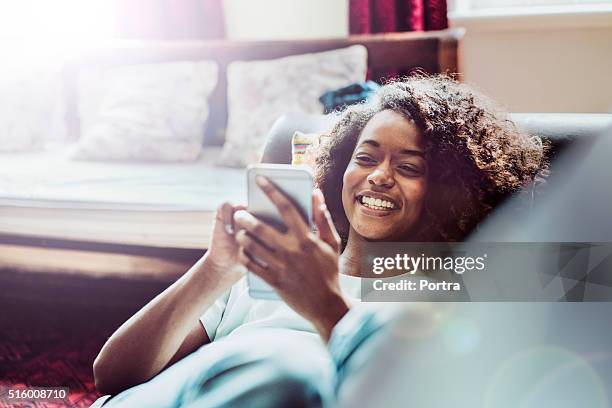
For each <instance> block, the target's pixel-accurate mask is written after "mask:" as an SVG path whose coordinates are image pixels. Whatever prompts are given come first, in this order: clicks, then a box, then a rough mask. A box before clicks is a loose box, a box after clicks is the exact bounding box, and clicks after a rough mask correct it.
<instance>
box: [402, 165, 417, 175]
mask: <svg viewBox="0 0 612 408" xmlns="http://www.w3.org/2000/svg"><path fill="white" fill-rule="evenodd" d="M398 169H399V170H400V171H401V172H402V173H404V174H407V175H409V176H420V175H421V174H423V172H422V171H421V170H420V169H419V168H418V167H415V166H409V165H402V166H399V167H398Z"/></svg>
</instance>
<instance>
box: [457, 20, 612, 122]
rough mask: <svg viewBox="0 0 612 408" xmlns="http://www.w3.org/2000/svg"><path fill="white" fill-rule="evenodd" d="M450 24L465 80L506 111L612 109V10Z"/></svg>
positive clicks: (587, 110) (463, 21)
mask: <svg viewBox="0 0 612 408" xmlns="http://www.w3.org/2000/svg"><path fill="white" fill-rule="evenodd" d="M452 23H453V25H455V26H464V27H466V29H467V33H466V36H465V39H464V41H463V44H462V48H461V63H462V68H461V70H462V72H463V73H464V80H465V81H466V82H468V83H471V84H475V85H476V86H477V87H478V88H480V89H481V90H482V91H483V92H485V93H486V94H488V95H490V96H491V97H493V98H494V99H496V100H498V101H499V102H501V103H502V104H504V105H505V106H506V107H507V108H508V109H509V110H510V111H513V112H611V111H612V13H603V14H601V13H600V14H598V15H595V14H591V15H586V14H585V15H578V16H568V15H565V16H548V17H546V16H539V17H537V16H536V17H533V18H526V17H517V16H515V17H513V18H512V17H508V18H500V19H454V20H453V21H452Z"/></svg>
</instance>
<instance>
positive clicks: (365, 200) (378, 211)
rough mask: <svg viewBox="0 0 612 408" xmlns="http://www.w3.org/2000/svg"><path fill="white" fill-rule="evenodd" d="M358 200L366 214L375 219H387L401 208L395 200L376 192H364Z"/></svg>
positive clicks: (359, 195)
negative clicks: (386, 217)
mask: <svg viewBox="0 0 612 408" xmlns="http://www.w3.org/2000/svg"><path fill="white" fill-rule="evenodd" d="M356 200H357V202H358V203H359V204H360V206H361V209H362V211H363V213H364V214H366V215H371V216H375V217H385V216H387V215H389V214H391V213H392V212H394V211H398V210H399V209H400V208H401V207H400V205H399V204H398V203H397V201H396V200H395V199H394V198H392V197H390V196H388V195H386V194H380V193H377V192H374V191H364V192H362V193H360V194H358V195H357V197H356Z"/></svg>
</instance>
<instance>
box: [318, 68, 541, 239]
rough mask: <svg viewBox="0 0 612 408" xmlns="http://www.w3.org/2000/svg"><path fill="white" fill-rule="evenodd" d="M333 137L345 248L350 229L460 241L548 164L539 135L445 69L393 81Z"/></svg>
mask: <svg viewBox="0 0 612 408" xmlns="http://www.w3.org/2000/svg"><path fill="white" fill-rule="evenodd" d="M332 136H333V137H332V138H331V142H330V143H328V144H327V145H324V150H323V151H322V152H321V153H320V156H319V157H318V159H317V180H318V184H319V186H320V188H321V190H322V191H323V194H324V196H325V202H326V204H327V206H328V208H329V210H330V212H331V215H332V218H333V220H334V224H335V226H336V228H337V229H338V232H339V233H340V236H341V237H342V241H343V247H346V245H347V243H348V241H349V240H350V239H351V237H353V238H356V237H359V238H365V239H368V240H384V241H417V242H418V241H425V242H426V241H458V240H461V239H463V238H464V237H465V236H467V234H469V233H470V232H471V231H472V230H473V229H474V228H476V227H477V225H478V223H479V222H480V221H481V220H482V219H483V218H484V217H485V216H486V215H487V214H488V213H489V212H490V211H491V209H492V208H494V207H495V206H496V205H497V204H499V203H500V202H501V201H502V200H504V199H505V198H506V197H508V196H509V195H511V194H513V193H515V192H518V191H520V190H521V188H522V187H524V186H526V185H528V184H529V183H530V182H532V181H533V179H534V177H535V176H536V174H537V173H538V172H539V171H540V170H541V169H542V168H543V167H544V166H545V161H544V147H543V145H542V142H541V140H540V139H539V138H538V137H535V136H530V135H529V134H527V133H525V132H523V131H522V130H521V129H519V128H518V127H517V126H516V125H515V124H514V123H513V122H512V121H510V120H508V119H507V114H506V113H505V112H503V111H502V110H500V109H498V108H497V107H496V105H495V104H494V103H493V102H492V101H491V100H489V99H488V98H486V97H485V96H483V95H481V94H479V93H478V92H476V91H474V90H473V89H471V88H470V87H469V86H467V85H464V84H460V83H458V82H456V81H454V80H453V79H451V78H449V77H446V76H432V77H428V76H415V77H411V78H407V79H405V80H402V81H397V82H393V83H390V84H387V85H385V86H384V87H383V88H381V90H380V92H379V93H378V95H377V98H375V99H374V100H373V101H372V102H370V103H368V104H363V105H356V106H354V107H351V108H350V109H349V110H347V111H346V112H345V113H344V115H343V117H342V119H341V120H340V122H339V123H338V124H337V125H336V127H335V128H334V130H333V131H332ZM379 200H380V201H379ZM381 217H384V219H382V218H381Z"/></svg>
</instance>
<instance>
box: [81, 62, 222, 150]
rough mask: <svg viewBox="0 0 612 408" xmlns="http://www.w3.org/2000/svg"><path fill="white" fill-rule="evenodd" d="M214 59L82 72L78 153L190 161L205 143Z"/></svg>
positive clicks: (215, 71) (214, 81) (213, 78)
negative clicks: (203, 141)
mask: <svg viewBox="0 0 612 408" xmlns="http://www.w3.org/2000/svg"><path fill="white" fill-rule="evenodd" d="M217 71H218V68H217V64H216V63H215V62H212V61H200V62H188V61H181V62H167V63H157V64H140V65H129V66H122V67H116V68H110V69H107V70H104V71H100V70H98V71H89V72H84V73H82V74H81V75H80V76H79V85H78V87H79V116H80V120H81V137H80V139H79V142H78V145H77V148H76V150H75V152H74V155H73V157H74V158H77V159H107V160H145V161H189V160H195V159H196V158H197V157H198V155H199V154H200V151H201V149H202V138H203V135H204V128H205V125H206V119H207V118H208V98H209V96H210V94H211V93H212V91H213V89H214V88H215V86H216V84H217Z"/></svg>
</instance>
